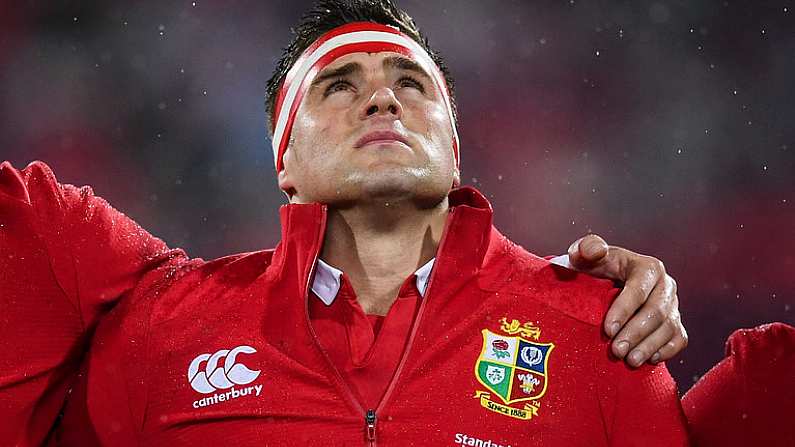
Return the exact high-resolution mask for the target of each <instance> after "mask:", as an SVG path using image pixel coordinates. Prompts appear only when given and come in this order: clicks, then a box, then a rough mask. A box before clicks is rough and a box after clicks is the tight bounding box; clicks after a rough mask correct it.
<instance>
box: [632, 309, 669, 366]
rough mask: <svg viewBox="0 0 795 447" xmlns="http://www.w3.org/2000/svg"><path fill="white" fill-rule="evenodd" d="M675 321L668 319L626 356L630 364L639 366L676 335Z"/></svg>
mask: <svg viewBox="0 0 795 447" xmlns="http://www.w3.org/2000/svg"><path fill="white" fill-rule="evenodd" d="M674 333H675V331H674V327H673V323H671V322H669V321H666V322H665V324H662V325H660V327H658V328H657V330H655V331H654V332H653V333H652V334H651V335H649V336H648V337H646V338H645V339H644V340H643V341H642V342H640V344H638V345H637V346H636V347H635V348H634V349H633V350H632V351H630V353H629V355H628V356H627V358H626V361H627V363H628V364H629V365H630V366H634V367H636V368H637V367H638V366H640V365H642V364H643V363H644V362H646V360H648V359H649V358H650V357H651V356H652V354H654V353H655V352H657V350H658V349H660V348H661V347H663V346H665V344H666V343H668V342H669V341H671V339H672V338H673V336H674Z"/></svg>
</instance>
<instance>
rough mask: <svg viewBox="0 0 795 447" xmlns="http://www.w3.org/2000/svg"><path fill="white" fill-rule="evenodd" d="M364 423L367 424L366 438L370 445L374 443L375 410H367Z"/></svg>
mask: <svg viewBox="0 0 795 447" xmlns="http://www.w3.org/2000/svg"><path fill="white" fill-rule="evenodd" d="M364 423H365V424H366V426H367V427H366V428H367V440H368V441H369V442H370V445H375V410H373V409H370V410H367V415H365V416H364Z"/></svg>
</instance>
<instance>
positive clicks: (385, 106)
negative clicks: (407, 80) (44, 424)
mask: <svg viewBox="0 0 795 447" xmlns="http://www.w3.org/2000/svg"><path fill="white" fill-rule="evenodd" d="M375 115H386V116H388V117H390V118H393V119H398V120H399V119H400V118H401V116H402V115H403V106H402V105H401V104H400V101H398V99H397V98H396V97H395V92H394V91H392V89H390V88H386V87H382V88H379V89H376V90H375V91H374V92H373V94H372V95H371V96H370V98H369V99H368V100H367V101H366V102H365V103H364V107H363V108H362V113H361V118H362V119H367V118H370V117H372V116H375Z"/></svg>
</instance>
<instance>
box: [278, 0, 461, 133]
mask: <svg viewBox="0 0 795 447" xmlns="http://www.w3.org/2000/svg"><path fill="white" fill-rule="evenodd" d="M352 22H375V23H379V24H382V25H391V26H395V27H397V28H398V29H400V31H401V32H403V33H404V34H406V35H407V36H409V37H410V38H412V39H414V41H416V42H417V43H418V44H420V46H421V47H422V48H423V49H425V51H427V52H428V54H429V55H430V56H431V59H433V61H434V62H435V63H436V65H437V66H438V67H439V70H440V71H441V72H442V75H443V76H444V79H445V82H446V83H447V89H448V93H449V95H450V103H451V105H452V108H453V119H455V120H457V112H456V105H455V90H454V85H453V84H454V83H453V78H452V76H451V75H450V71H449V70H448V68H447V66H446V65H445V63H444V60H442V57H441V56H440V55H439V54H438V53H437V52H436V51H434V50H433V49H432V48H431V47H430V45H429V44H428V39H427V37H425V35H423V34H422V32H421V31H420V29H419V28H418V27H417V25H416V24H415V23H414V20H413V19H412V18H411V17H410V16H409V15H408V14H406V12H405V11H403V10H401V9H400V8H398V7H397V5H395V3H394V2H393V1H392V0H320V1H318V2H317V3H316V4H315V6H314V7H312V9H310V10H309V11H308V12H306V13H305V14H304V15H303V17H301V22H300V23H299V24H298V27H296V28H294V29H293V30H292V31H293V35H294V38H293V41H292V42H290V45H288V46H287V48H285V49H284V51H283V52H282V56H281V57H280V58H279V61H278V62H277V63H276V69H275V70H274V71H273V75H272V76H271V78H270V79H269V80H268V84H267V88H266V98H267V99H266V104H265V111H266V112H267V119H268V123H267V127H268V131H269V133H270V134H271V136H272V135H273V127H272V123H273V119H272V118H273V112H274V108H275V106H276V98H277V96H278V94H279V88H280V87H281V85H282V83H283V82H284V78H285V77H286V76H287V72H288V71H290V68H292V66H293V64H294V63H295V62H296V61H297V60H298V58H299V57H300V56H301V53H303V52H304V50H306V49H307V48H308V47H309V46H310V45H312V43H313V42H314V41H315V40H317V39H318V38H319V37H320V36H322V35H323V34H325V33H327V32H328V31H331V30H332V29H334V28H337V27H338V26H342V25H344V24H346V23H352ZM453 124H455V123H453Z"/></svg>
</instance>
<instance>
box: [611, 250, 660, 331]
mask: <svg viewBox="0 0 795 447" xmlns="http://www.w3.org/2000/svg"><path fill="white" fill-rule="evenodd" d="M650 259H654V258H650ZM654 260H655V261H657V260H656V259H654ZM657 262H658V263H659V264H660V265H662V263H660V262H659V261H657ZM666 276H667V275H665V274H664V270H661V267H660V266H658V265H656V264H655V263H654V262H653V261H648V260H641V261H638V260H635V261H630V267H628V278H627V280H626V283H625V284H624V288H623V289H622V290H621V293H619V295H618V297H616V299H615V300H613V303H612V304H611V305H610V308H609V309H608V310H607V314H606V315H605V320H604V326H605V333H606V334H607V335H608V336H610V337H614V336H615V335H616V334H617V333H618V330H619V329H620V328H622V327H624V325H626V324H627V321H629V319H630V317H632V315H634V314H635V313H636V312H638V310H639V309H640V308H641V306H643V305H644V304H645V303H646V301H647V299H648V297H649V295H650V294H651V293H652V291H653V290H654V289H655V288H656V287H657V286H658V284H660V283H663V284H664V283H665V278H666ZM661 290H662V292H663V295H662V298H666V297H670V295H671V291H670V290H669V289H661ZM674 294H675V292H674ZM656 303H657V302H656V301H653V304H656Z"/></svg>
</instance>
